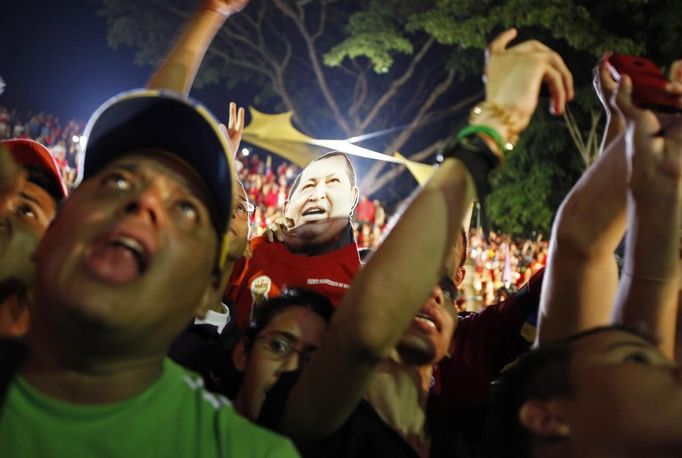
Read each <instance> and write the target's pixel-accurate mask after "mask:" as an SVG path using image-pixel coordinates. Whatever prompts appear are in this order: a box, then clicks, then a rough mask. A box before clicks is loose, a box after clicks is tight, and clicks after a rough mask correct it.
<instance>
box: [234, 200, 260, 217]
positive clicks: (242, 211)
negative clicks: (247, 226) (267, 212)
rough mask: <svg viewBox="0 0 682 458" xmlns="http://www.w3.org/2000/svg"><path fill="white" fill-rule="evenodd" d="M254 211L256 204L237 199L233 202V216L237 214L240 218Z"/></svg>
mask: <svg viewBox="0 0 682 458" xmlns="http://www.w3.org/2000/svg"><path fill="white" fill-rule="evenodd" d="M255 211H256V206H255V205H253V204H252V203H251V202H249V201H243V202H241V201H239V202H237V203H236V204H235V206H234V214H235V216H239V217H241V218H244V217H245V216H247V215H248V216H249V217H250V216H251V215H253V213H254V212H255Z"/></svg>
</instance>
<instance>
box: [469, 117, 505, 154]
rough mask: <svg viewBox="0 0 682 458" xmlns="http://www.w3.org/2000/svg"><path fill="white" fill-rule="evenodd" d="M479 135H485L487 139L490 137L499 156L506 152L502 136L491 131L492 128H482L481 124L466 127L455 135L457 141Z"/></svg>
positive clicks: (493, 130)
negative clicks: (497, 149)
mask: <svg viewBox="0 0 682 458" xmlns="http://www.w3.org/2000/svg"><path fill="white" fill-rule="evenodd" d="M479 133H481V134H485V135H487V136H488V137H490V138H491V139H492V140H493V141H494V142H495V144H497V147H498V148H499V149H500V154H504V152H505V151H507V148H505V142H504V139H503V138H502V135H500V133H499V132H498V131H496V130H495V129H493V128H492V127H490V126H484V125H482V124H472V125H469V126H466V127H465V128H463V129H462V130H460V131H459V133H458V134H457V139H458V140H462V139H463V138H466V137H469V136H471V135H475V134H479Z"/></svg>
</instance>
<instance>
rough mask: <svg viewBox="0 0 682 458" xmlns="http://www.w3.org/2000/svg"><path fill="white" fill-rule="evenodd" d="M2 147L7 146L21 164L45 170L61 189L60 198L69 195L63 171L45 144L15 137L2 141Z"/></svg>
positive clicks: (0, 145) (57, 187)
mask: <svg viewBox="0 0 682 458" xmlns="http://www.w3.org/2000/svg"><path fill="white" fill-rule="evenodd" d="M0 147H5V148H7V150H8V151H9V152H10V153H12V156H14V160H15V161H17V163H18V164H19V165H22V166H25V167H26V166H30V167H36V168H39V169H40V170H42V171H44V172H45V174H46V175H47V176H48V178H50V179H51V180H52V181H53V183H54V185H55V187H56V189H57V190H59V193H60V196H59V197H60V198H64V197H66V196H67V195H68V193H69V192H68V190H67V188H66V184H65V183H64V181H63V180H62V175H61V173H59V168H58V167H57V162H55V160H54V158H53V157H52V154H50V151H49V150H48V149H47V148H45V147H44V146H43V145H41V144H40V143H38V142H36V141H33V140H28V139H25V138H14V139H11V140H3V141H1V142H0Z"/></svg>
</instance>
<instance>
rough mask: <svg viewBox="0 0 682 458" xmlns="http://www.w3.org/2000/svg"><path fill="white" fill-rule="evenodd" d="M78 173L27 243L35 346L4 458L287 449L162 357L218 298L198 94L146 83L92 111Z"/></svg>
mask: <svg viewBox="0 0 682 458" xmlns="http://www.w3.org/2000/svg"><path fill="white" fill-rule="evenodd" d="M85 136H86V137H87V143H86V146H85V159H84V161H85V162H84V164H83V166H82V167H81V170H83V181H82V183H81V184H80V185H79V187H78V188H77V190H76V191H74V192H73V194H72V195H71V197H70V198H69V199H68V200H67V201H66V202H65V203H64V205H63V206H62V208H61V209H60V211H59V214H58V215H57V217H56V218H55V220H54V222H53V224H52V226H51V227H50V228H49V230H48V231H47V232H46V234H45V236H44V237H43V239H42V241H41V243H40V244H39V246H38V249H37V250H36V253H35V258H36V263H37V273H36V281H35V288H34V291H33V294H32V301H31V307H32V308H31V312H32V316H33V322H32V324H31V329H30V331H29V334H28V342H29V349H30V355H29V357H28V359H27V360H26V362H25V364H24V365H23V367H22V368H21V370H20V372H19V375H17V376H15V377H14V378H13V380H12V381H11V384H10V387H9V390H8V393H7V399H6V402H5V404H4V406H3V407H2V409H1V410H0V454H2V455H3V456H5V455H7V456H28V457H31V456H76V457H78V456H94V455H106V456H140V455H142V454H154V455H157V456H263V455H268V456H270V455H273V456H295V455H296V453H295V451H294V450H293V448H292V447H291V445H290V444H289V443H288V442H287V441H286V440H284V439H281V438H279V437H277V436H275V435H274V434H272V433H269V432H266V431H264V430H261V429H259V428H258V427H256V426H253V425H251V424H250V423H248V422H247V421H246V420H244V419H242V418H241V417H239V416H238V415H237V414H236V413H234V412H233V410H232V409H231V407H230V406H229V402H228V401H227V400H226V399H224V398H222V397H220V396H215V395H212V394H210V393H208V392H206V391H205V390H204V389H203V386H202V381H201V379H200V378H199V377H198V376H196V375H194V374H191V373H189V372H186V371H185V370H184V369H182V368H180V367H179V366H177V365H176V364H175V363H173V362H171V361H170V360H169V359H167V358H166V357H165V355H166V353H167V350H168V346H169V344H170V342H171V340H172V339H173V338H174V337H175V336H176V335H177V334H178V333H179V332H180V331H181V330H182V329H183V328H184V327H185V326H186V324H187V323H188V322H189V321H190V320H191V319H192V317H193V316H195V315H196V314H201V313H202V311H204V310H206V309H207V308H208V307H209V306H210V305H211V304H214V303H215V301H218V300H219V299H220V296H221V293H222V289H221V287H220V284H221V278H222V275H223V273H222V270H223V269H224V267H225V265H226V259H227V256H226V255H227V251H228V246H229V238H228V237H226V234H227V233H228V232H229V223H230V220H231V211H232V208H233V199H234V196H235V192H234V189H235V188H234V186H235V180H234V168H233V163H232V158H231V155H230V154H229V152H228V151H229V149H228V146H227V143H226V139H225V137H224V136H223V134H222V133H221V132H220V130H218V124H217V122H216V121H215V119H214V118H213V116H212V115H210V113H208V111H207V110H206V109H204V108H203V107H202V106H200V105H198V104H196V103H194V102H192V101H190V100H188V99H186V98H184V97H181V96H179V95H177V94H174V93H170V92H160V91H150V90H140V91H132V92H128V93H124V94H121V95H119V96H117V97H114V98H113V99H111V100H109V101H108V102H106V103H105V104H104V105H103V106H102V107H101V108H100V109H99V110H97V112H96V113H95V114H94V115H93V117H92V119H91V120H90V122H89V123H88V126H87V128H86V132H85Z"/></svg>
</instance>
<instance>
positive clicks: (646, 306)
mask: <svg viewBox="0 0 682 458" xmlns="http://www.w3.org/2000/svg"><path fill="white" fill-rule="evenodd" d="M680 64H681V63H678V64H677V65H678V66H679V65H680ZM631 92H632V85H631V82H630V80H629V79H624V80H623V83H622V84H621V89H620V90H619V92H618V103H619V106H620V107H621V110H622V111H623V113H624V114H625V116H626V119H627V122H628V129H627V142H626V144H627V145H628V155H629V156H630V159H631V164H632V173H631V177H630V192H629V195H628V220H629V225H628V237H627V245H626V254H625V266H624V268H623V275H622V281H621V288H620V290H619V295H618V301H617V303H616V319H617V320H618V321H619V322H620V323H622V324H625V325H628V326H632V327H634V328H636V329H638V330H640V331H642V332H643V333H645V334H646V335H649V336H651V337H652V338H653V339H654V340H655V341H656V342H657V344H658V346H659V348H660V350H661V351H662V352H663V353H664V354H665V355H666V356H668V357H670V358H671V359H674V356H675V355H674V346H675V324H676V318H677V310H678V290H679V281H678V268H679V267H678V265H679V255H680V245H679V236H680V223H681V222H682V217H681V216H680V215H681V212H682V121H680V120H679V119H678V117H667V118H666V117H662V116H661V117H657V116H656V115H655V114H654V113H652V112H651V111H647V110H640V109H638V108H637V107H635V106H634V105H633V104H632V101H631ZM680 102H681V104H680V106H682V97H681V98H680Z"/></svg>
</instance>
